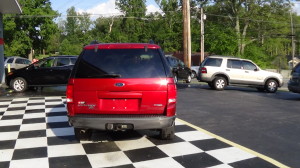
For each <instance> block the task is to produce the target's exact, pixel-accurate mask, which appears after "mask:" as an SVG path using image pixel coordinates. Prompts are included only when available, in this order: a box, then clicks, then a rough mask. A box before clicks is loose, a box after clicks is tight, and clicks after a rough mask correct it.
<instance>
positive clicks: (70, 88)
mask: <svg viewBox="0 0 300 168" xmlns="http://www.w3.org/2000/svg"><path fill="white" fill-rule="evenodd" d="M73 88H74V79H73V78H71V79H69V82H68V85H67V91H66V100H67V103H73Z"/></svg>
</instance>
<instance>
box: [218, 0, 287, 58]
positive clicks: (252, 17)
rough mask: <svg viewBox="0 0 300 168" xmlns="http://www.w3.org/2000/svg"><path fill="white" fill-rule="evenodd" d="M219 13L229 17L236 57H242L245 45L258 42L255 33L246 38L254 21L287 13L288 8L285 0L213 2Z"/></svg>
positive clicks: (220, 0)
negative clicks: (234, 37) (231, 23)
mask: <svg viewBox="0 0 300 168" xmlns="http://www.w3.org/2000/svg"><path fill="white" fill-rule="evenodd" d="M215 3H216V6H217V7H218V8H219V13H222V14H223V15H224V14H225V15H227V16H230V17H231V18H232V22H233V23H234V29H235V33H236V38H237V46H238V47H237V48H238V52H237V54H238V55H243V54H244V51H245V47H246V45H248V44H250V43H252V42H254V41H256V40H258V35H259V34H257V33H254V31H253V33H252V35H255V36H253V37H250V38H249V36H248V30H249V29H252V30H255V21H256V20H258V19H262V20H268V19H269V18H271V17H274V16H275V17H277V16H280V15H278V13H281V11H289V10H290V6H289V3H288V1H285V0H265V1H261V0H252V1H248V0H226V1H224V0H215Z"/></svg>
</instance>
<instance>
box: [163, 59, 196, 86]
mask: <svg viewBox="0 0 300 168" xmlns="http://www.w3.org/2000/svg"><path fill="white" fill-rule="evenodd" d="M166 58H167V61H168V63H169V65H170V66H171V68H172V72H173V76H174V80H175V83H177V82H178V80H180V79H181V80H185V82H186V83H191V81H192V70H191V69H190V68H189V67H187V66H186V65H185V64H184V63H183V62H182V61H181V60H180V59H178V58H176V57H173V56H171V55H166Z"/></svg>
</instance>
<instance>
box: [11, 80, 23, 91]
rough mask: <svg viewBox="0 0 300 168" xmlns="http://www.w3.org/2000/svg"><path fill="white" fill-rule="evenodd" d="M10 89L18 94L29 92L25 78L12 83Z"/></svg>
mask: <svg viewBox="0 0 300 168" xmlns="http://www.w3.org/2000/svg"><path fill="white" fill-rule="evenodd" d="M10 87H11V88H12V89H14V91H16V92H24V91H25V90H27V82H26V80H25V79H24V78H21V77H18V78H15V79H13V80H12V81H11V84H10Z"/></svg>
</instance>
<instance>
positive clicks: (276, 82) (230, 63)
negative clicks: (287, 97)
mask: <svg viewBox="0 0 300 168" xmlns="http://www.w3.org/2000/svg"><path fill="white" fill-rule="evenodd" d="M197 79H198V81H200V82H207V83H208V85H209V86H210V87H211V88H213V89H216V90H223V89H224V88H225V87H226V86H227V85H247V86H251V87H256V88H257V89H258V90H259V91H267V92H269V93H275V92H276V91H277V89H278V87H281V86H282V85H283V77H282V75H281V74H279V73H274V72H269V71H264V70H262V69H260V68H259V67H258V66H257V65H256V64H255V63H253V62H252V61H250V60H247V59H240V58H236V57H226V56H209V57H207V58H206V59H205V60H204V61H203V62H202V64H201V65H200V67H199V71H198V76H197Z"/></svg>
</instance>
